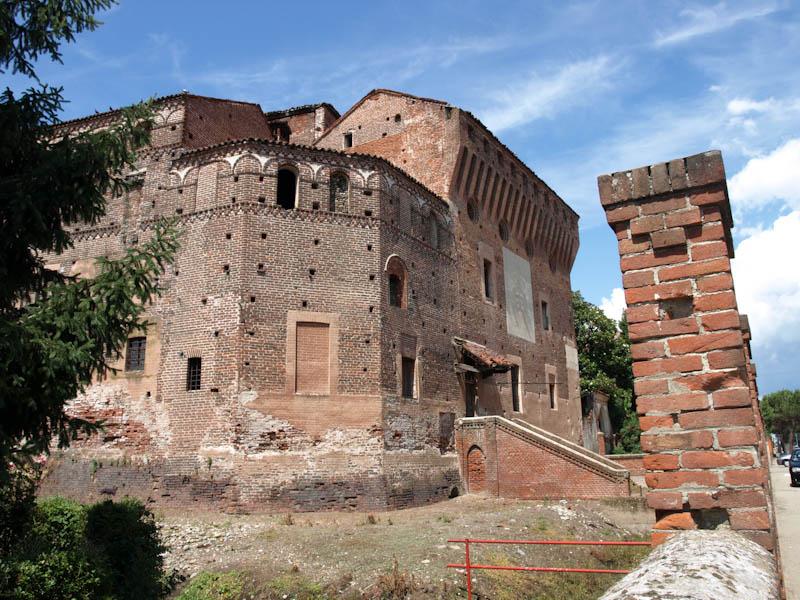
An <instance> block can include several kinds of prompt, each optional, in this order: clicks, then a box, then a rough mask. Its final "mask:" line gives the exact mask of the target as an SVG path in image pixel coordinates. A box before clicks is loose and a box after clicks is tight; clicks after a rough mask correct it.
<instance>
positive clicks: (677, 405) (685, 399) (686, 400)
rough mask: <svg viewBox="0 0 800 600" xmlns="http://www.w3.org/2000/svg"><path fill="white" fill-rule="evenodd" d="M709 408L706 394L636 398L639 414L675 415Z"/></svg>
mask: <svg viewBox="0 0 800 600" xmlns="http://www.w3.org/2000/svg"><path fill="white" fill-rule="evenodd" d="M708 407H709V402H708V394H706V393H704V392H695V393H691V394H667V395H665V396H650V397H647V398H637V400H636V410H637V411H638V412H639V413H640V414H645V413H650V412H668V413H677V412H682V411H690V410H704V409H706V408H708Z"/></svg>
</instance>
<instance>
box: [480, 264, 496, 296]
mask: <svg viewBox="0 0 800 600" xmlns="http://www.w3.org/2000/svg"><path fill="white" fill-rule="evenodd" d="M493 271H494V265H493V264H492V261H490V260H489V259H488V258H484V259H483V295H484V296H485V297H486V299H487V300H491V299H492V298H494V273H493Z"/></svg>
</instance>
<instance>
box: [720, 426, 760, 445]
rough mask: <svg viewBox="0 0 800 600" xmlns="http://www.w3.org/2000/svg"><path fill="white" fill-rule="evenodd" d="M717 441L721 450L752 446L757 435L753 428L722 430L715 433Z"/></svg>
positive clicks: (755, 441) (756, 439)
mask: <svg viewBox="0 0 800 600" xmlns="http://www.w3.org/2000/svg"><path fill="white" fill-rule="evenodd" d="M717 439H718V440H719V445H720V446H721V447H723V448H729V447H731V446H752V445H753V444H756V443H757V442H758V434H757V433H756V429H755V427H744V428H740V429H722V430H720V431H719V432H718V433H717Z"/></svg>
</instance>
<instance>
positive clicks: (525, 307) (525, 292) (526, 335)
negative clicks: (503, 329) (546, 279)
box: [503, 248, 536, 342]
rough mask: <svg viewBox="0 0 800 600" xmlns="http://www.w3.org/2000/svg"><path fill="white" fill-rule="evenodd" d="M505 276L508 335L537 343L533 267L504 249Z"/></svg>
mask: <svg viewBox="0 0 800 600" xmlns="http://www.w3.org/2000/svg"><path fill="white" fill-rule="evenodd" d="M503 275H504V279H505V282H506V325H507V327H508V333H510V334H511V335H515V336H517V337H520V338H522V339H523V340H528V341H529V342H534V341H536V329H535V327H534V321H533V289H532V287H531V265H530V263H529V262H528V261H527V260H525V259H524V258H522V257H521V256H519V255H517V254H514V253H513V252H511V250H509V249H508V248H503Z"/></svg>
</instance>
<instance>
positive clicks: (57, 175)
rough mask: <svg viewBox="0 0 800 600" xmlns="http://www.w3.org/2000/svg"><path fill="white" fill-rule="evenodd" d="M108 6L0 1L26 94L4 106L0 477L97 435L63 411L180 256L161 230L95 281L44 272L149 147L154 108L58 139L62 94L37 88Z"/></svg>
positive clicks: (12, 65) (9, 54)
mask: <svg viewBox="0 0 800 600" xmlns="http://www.w3.org/2000/svg"><path fill="white" fill-rule="evenodd" d="M112 4H114V2H113V1H112V0H61V1H57V0H49V1H48V0H3V1H2V2H0V72H2V73H6V72H8V71H11V72H12V73H19V74H21V75H23V76H26V77H28V78H30V80H31V83H32V87H31V88H30V89H28V90H27V91H25V92H23V93H19V94H15V93H14V92H12V91H11V90H10V89H6V90H5V91H4V92H3V93H2V95H1V96H0V477H5V476H7V475H8V473H9V466H10V464H11V463H15V462H24V459H25V458H26V457H30V456H32V455H35V454H39V453H42V452H47V450H48V448H49V446H50V443H51V441H52V440H53V438H54V437H55V438H57V439H58V443H59V445H60V446H65V445H68V444H69V442H70V441H71V440H73V439H75V437H76V436H77V435H79V434H81V433H85V434H88V433H91V432H93V431H95V430H96V429H97V426H98V424H96V423H89V422H87V421H84V420H81V419H77V418H74V417H71V416H69V415H67V414H66V413H65V412H64V407H65V404H66V403H67V402H68V401H69V400H70V399H72V398H74V397H75V396H76V395H77V394H79V393H80V392H81V391H82V390H83V389H84V388H85V387H86V386H87V385H89V384H90V383H91V381H92V379H93V378H94V377H97V376H102V375H103V374H104V373H105V372H106V371H107V370H108V369H109V365H108V361H109V359H110V358H116V357H118V356H119V351H118V349H119V348H120V347H121V346H122V344H123V343H124V342H125V340H126V338H127V337H128V335H129V334H130V333H131V332H132V331H133V330H134V329H135V328H136V327H138V326H139V325H140V324H141V323H140V320H141V317H142V314H143V312H144V310H145V309H146V306H147V304H148V303H149V302H150V301H151V299H152V298H153V297H154V295H156V294H157V293H158V276H159V274H160V273H161V272H162V270H163V266H164V264H165V263H166V262H169V261H171V260H172V259H173V257H174V254H175V251H176V249H177V241H176V232H175V230H174V228H173V227H172V226H171V225H169V224H160V225H158V226H157V227H156V228H155V229H154V232H153V235H152V236H151V237H150V239H149V240H148V241H146V242H145V243H142V244H141V245H139V246H138V247H133V248H130V249H128V250H127V252H126V253H125V255H124V256H123V257H121V258H118V259H116V260H107V259H103V258H101V259H99V273H98V275H97V276H96V277H94V278H93V279H81V280H78V279H75V278H70V277H67V276H64V275H62V274H59V273H57V272H55V271H53V270H49V269H46V268H45V265H44V262H43V259H42V254H43V253H50V252H62V251H64V250H65V249H67V248H69V247H70V246H71V243H72V242H71V238H70V233H69V227H70V225H73V224H77V223H83V224H90V225H91V224H94V223H96V222H97V221H98V219H99V218H100V217H102V215H103V214H104V212H105V208H106V198H107V197H108V196H109V195H111V194H120V193H122V192H124V190H125V189H126V185H127V184H126V181H125V177H124V176H125V174H126V173H127V172H130V171H131V170H132V169H134V166H135V165H134V162H135V158H136V155H135V152H136V150H137V149H139V148H141V147H143V146H145V145H146V144H147V143H148V141H149V130H150V127H151V124H152V120H151V112H150V107H149V106H148V105H137V106H135V107H132V108H130V109H127V110H125V111H122V113H121V114H120V118H119V119H118V120H117V121H116V123H115V124H113V125H112V126H110V127H107V128H105V129H98V130H95V131H85V132H81V133H77V134H72V135H66V134H65V135H59V134H58V129H54V126H55V125H57V124H58V122H59V117H58V115H59V113H60V111H61V109H62V106H63V102H64V99H63V97H62V90H61V89H59V88H53V87H50V86H48V85H47V84H44V83H42V82H41V81H40V80H39V79H38V77H37V75H36V69H35V67H36V62H37V61H38V60H46V59H50V60H53V61H57V62H61V54H60V52H59V48H60V46H61V44H62V43H64V42H71V41H73V40H74V39H75V35H76V34H78V33H80V32H82V31H85V30H86V31H91V30H93V29H95V28H96V27H97V26H98V25H99V22H98V21H97V20H96V19H95V17H94V15H95V13H97V12H98V11H100V10H103V9H106V8H108V7H109V6H111V5H112Z"/></svg>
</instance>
